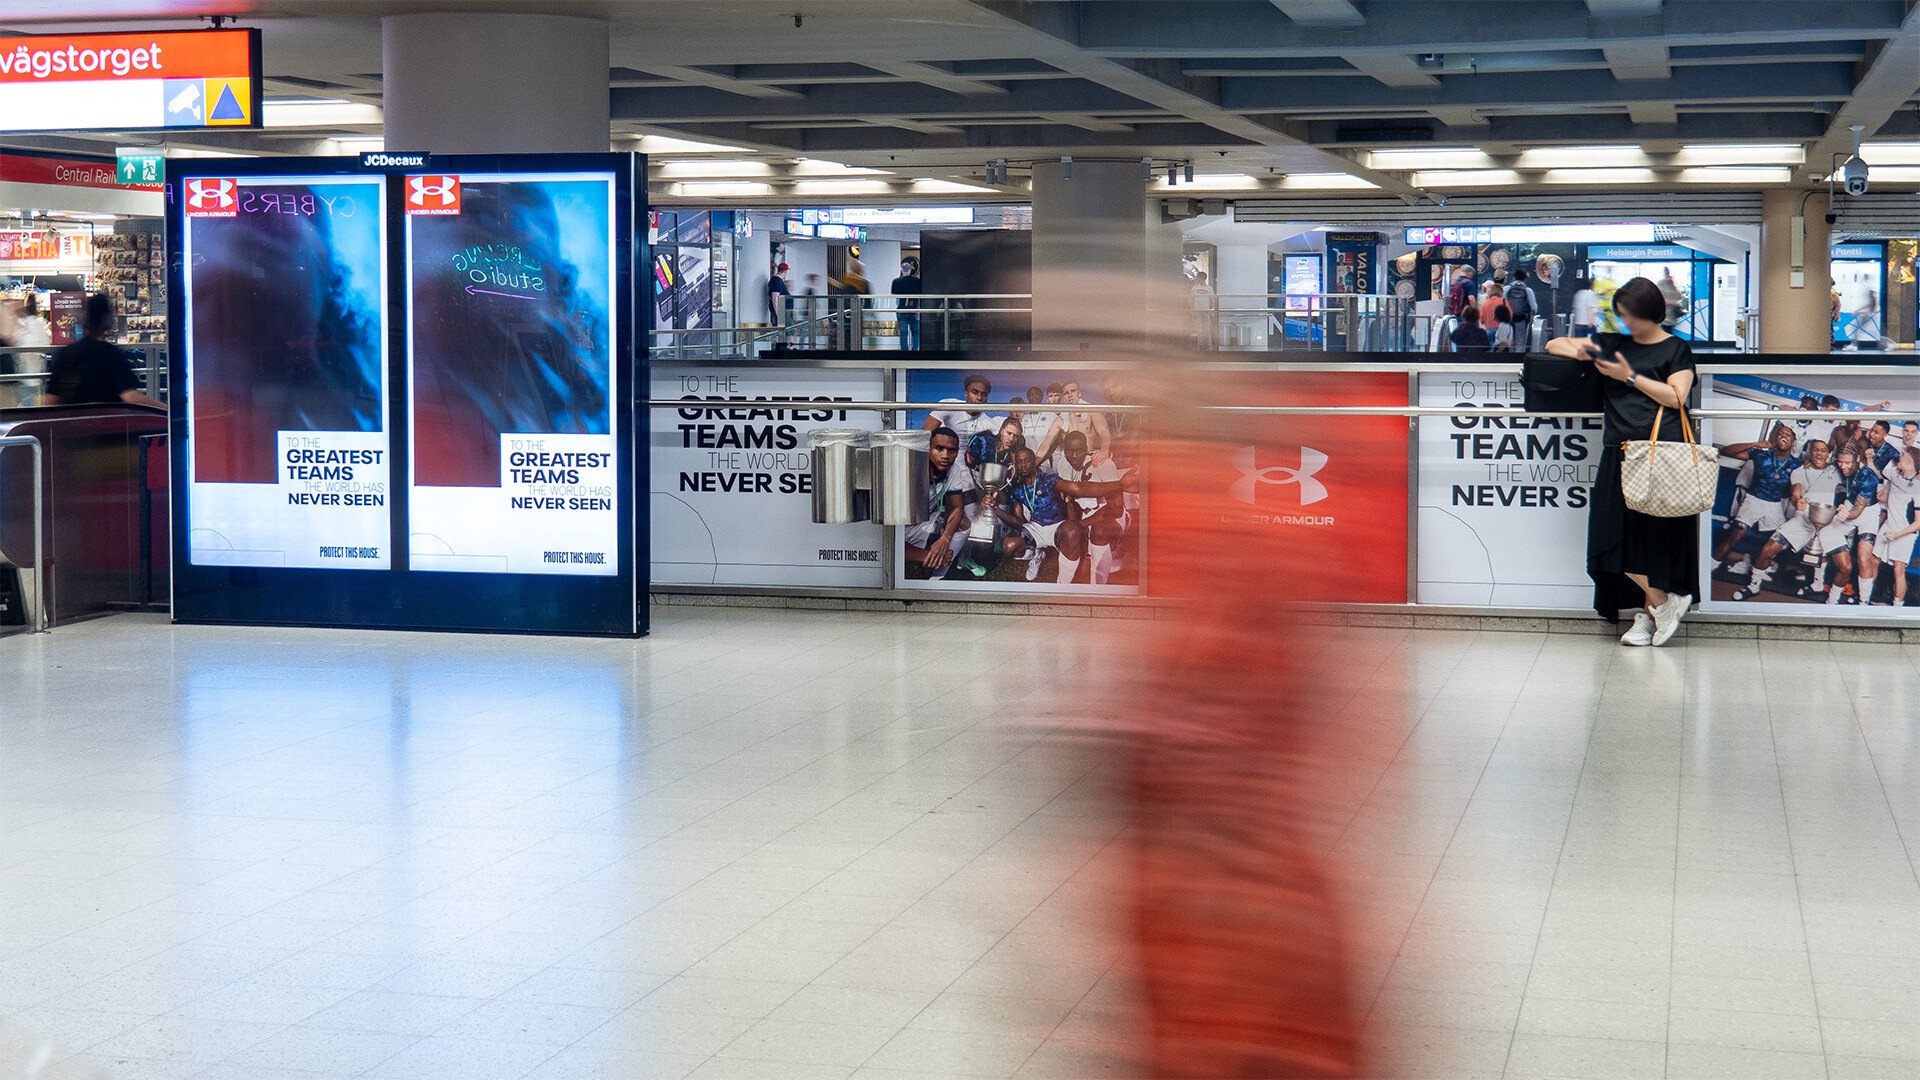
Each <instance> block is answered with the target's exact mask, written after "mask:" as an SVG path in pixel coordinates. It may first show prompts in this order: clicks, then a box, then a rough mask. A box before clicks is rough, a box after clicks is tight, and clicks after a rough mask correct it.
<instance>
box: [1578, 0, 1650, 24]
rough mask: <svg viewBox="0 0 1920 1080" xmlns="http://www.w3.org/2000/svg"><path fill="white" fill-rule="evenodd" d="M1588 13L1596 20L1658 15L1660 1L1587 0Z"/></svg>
mask: <svg viewBox="0 0 1920 1080" xmlns="http://www.w3.org/2000/svg"><path fill="white" fill-rule="evenodd" d="M1587 11H1588V13H1589V14H1591V15H1592V16H1593V17H1594V18H1596V19H1613V18H1619V17H1621V16H1632V15H1658V14H1660V0H1587Z"/></svg>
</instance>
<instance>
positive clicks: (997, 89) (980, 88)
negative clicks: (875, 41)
mask: <svg viewBox="0 0 1920 1080" xmlns="http://www.w3.org/2000/svg"><path fill="white" fill-rule="evenodd" d="M866 66H868V67H870V68H873V69H874V70H875V71H884V72H886V73H887V74H889V75H896V76H898V77H900V78H902V79H906V80H908V81H909V82H917V83H923V84H925V85H927V86H933V87H938V88H939V89H942V90H945V91H948V92H949V93H954V94H1004V93H1006V92H1007V90H1006V87H1004V86H995V85H994V84H992V83H990V82H982V81H980V80H979V79H969V78H967V77H966V76H964V75H955V74H954V73H953V72H951V71H948V70H947V69H945V68H943V67H939V66H936V65H934V64H925V63H921V62H920V61H918V60H889V61H880V60H876V61H873V62H871V63H868V64H867V65H866Z"/></svg>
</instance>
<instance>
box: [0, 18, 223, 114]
mask: <svg viewBox="0 0 1920 1080" xmlns="http://www.w3.org/2000/svg"><path fill="white" fill-rule="evenodd" d="M260 109H261V101H260V31H258V30H162V31H152V32H146V33H131V34H126V33H122V34H22V35H18V36H15V37H10V38H8V39H7V40H6V41H5V42H4V48H3V49H0V132H16V133H17V132H28V131H138V130H143V129H179V128H248V127H259V126H261V121H260Z"/></svg>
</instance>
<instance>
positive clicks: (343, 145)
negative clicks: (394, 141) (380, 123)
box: [331, 135, 387, 154]
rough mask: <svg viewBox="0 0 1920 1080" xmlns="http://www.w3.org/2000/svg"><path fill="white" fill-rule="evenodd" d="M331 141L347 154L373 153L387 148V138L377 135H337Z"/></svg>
mask: <svg viewBox="0 0 1920 1080" xmlns="http://www.w3.org/2000/svg"><path fill="white" fill-rule="evenodd" d="M331 141H332V143H333V145H334V146H335V147H337V148H338V149H340V150H343V151H345V152H347V153H349V154H374V153H378V152H380V151H382V150H385V149H386V148H387V140H386V139H384V138H382V137H380V136H378V135H339V136H335V137H334V138H333V139H332V140H331Z"/></svg>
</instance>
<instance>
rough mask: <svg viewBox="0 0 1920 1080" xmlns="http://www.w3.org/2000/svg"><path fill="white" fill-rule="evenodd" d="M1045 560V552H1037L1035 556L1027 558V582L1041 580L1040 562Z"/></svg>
mask: <svg viewBox="0 0 1920 1080" xmlns="http://www.w3.org/2000/svg"><path fill="white" fill-rule="evenodd" d="M1044 558H1046V554H1045V553H1044V552H1037V553H1035V554H1032V555H1029V556H1027V580H1028V581H1038V580H1040V561H1041V560H1042V559H1044Z"/></svg>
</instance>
